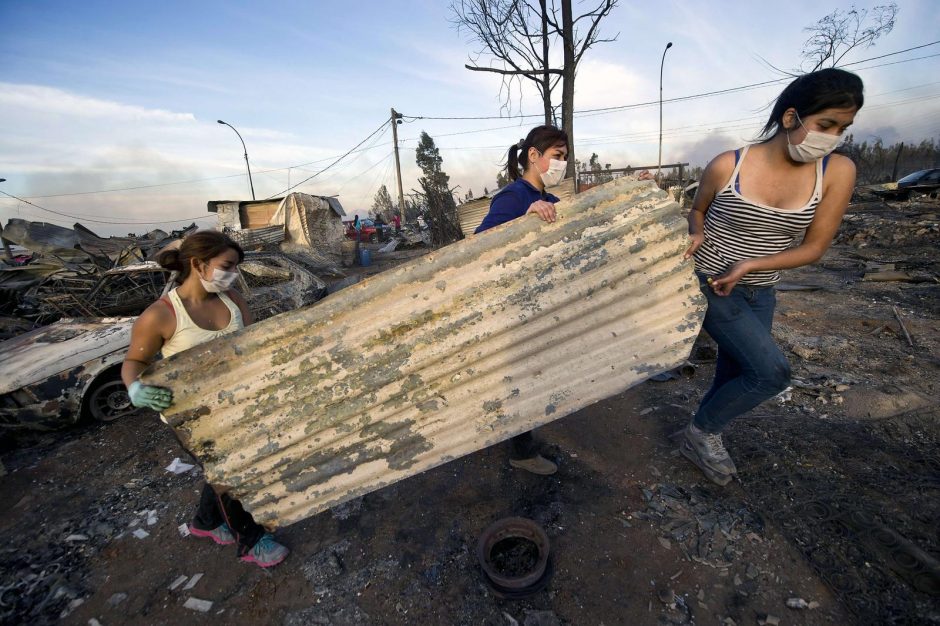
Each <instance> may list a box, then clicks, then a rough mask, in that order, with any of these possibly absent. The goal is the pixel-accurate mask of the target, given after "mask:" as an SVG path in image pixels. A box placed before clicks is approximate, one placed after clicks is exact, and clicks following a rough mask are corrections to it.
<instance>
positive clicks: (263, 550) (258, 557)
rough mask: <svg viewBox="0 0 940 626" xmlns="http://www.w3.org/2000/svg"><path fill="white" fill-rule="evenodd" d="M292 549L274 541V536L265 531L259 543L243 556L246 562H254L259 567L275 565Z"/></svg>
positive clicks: (242, 558)
mask: <svg viewBox="0 0 940 626" xmlns="http://www.w3.org/2000/svg"><path fill="white" fill-rule="evenodd" d="M289 552H290V550H288V549H287V548H285V547H284V546H282V545H281V544H279V543H278V542H276V541H274V536H273V535H271V534H270V533H264V534H263V535H262V536H261V539H259V540H258V543H256V544H255V546H254V547H253V548H252V549H251V550H249V551H248V552H247V554H244V555H243V556H242V557H241V560H242V561H245V562H246V563H254V564H255V565H257V566H258V567H274V566H275V565H277V564H278V563H280V562H281V561H283V560H284V559H285V558H287V555H288V553H289Z"/></svg>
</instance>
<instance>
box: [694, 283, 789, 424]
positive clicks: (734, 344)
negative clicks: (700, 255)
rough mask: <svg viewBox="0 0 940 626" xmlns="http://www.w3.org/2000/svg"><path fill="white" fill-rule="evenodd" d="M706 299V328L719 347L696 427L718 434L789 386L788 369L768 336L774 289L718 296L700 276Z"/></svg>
mask: <svg viewBox="0 0 940 626" xmlns="http://www.w3.org/2000/svg"><path fill="white" fill-rule="evenodd" d="M699 283H700V286H701V289H702V293H704V294H705V297H706V298H707V299H708V312H707V313H706V314H705V322H704V324H703V325H704V328H705V330H706V331H708V334H709V335H711V337H712V339H714V340H715V342H717V343H718V361H717V363H716V365H715V381H714V382H713V383H712V387H711V389H709V390H708V393H706V394H705V397H703V398H702V402H701V404H699V407H698V411H696V413H695V419H694V423H695V426H696V427H698V428H699V429H700V430H703V431H705V432H709V433H720V432H721V431H722V429H724V427H725V426H727V425H728V423H729V422H730V421H731V420H732V419H734V418H735V417H737V416H738V415H741V414H743V413H746V412H747V411H750V410H751V409H753V408H754V407H756V406H757V405H758V404H760V403H761V402H763V401H764V400H767V399H769V398H772V397H774V396H775V395H777V394H778V393H780V392H781V391H783V390H784V389H786V388H787V385H789V384H790V364H789V363H788V362H787V358H786V357H785V356H784V354H783V352H781V351H780V348H778V347H777V344H776V343H775V342H774V339H773V336H771V334H770V328H771V325H772V323H773V319H774V307H775V306H776V303H777V299H776V296H775V295H774V288H773V287H751V286H748V285H738V286H736V287H735V288H734V289H733V290H732V291H731V293H730V294H728V295H727V296H719V295H717V294H716V293H715V292H714V291H712V288H711V287H710V286H709V285H708V284H707V283H706V282H705V279H704V278H703V277H701V276H700V277H699Z"/></svg>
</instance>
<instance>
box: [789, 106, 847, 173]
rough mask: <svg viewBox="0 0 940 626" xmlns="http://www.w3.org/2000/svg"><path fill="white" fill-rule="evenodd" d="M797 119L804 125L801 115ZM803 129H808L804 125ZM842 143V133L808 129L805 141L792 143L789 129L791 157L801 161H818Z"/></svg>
mask: <svg viewBox="0 0 940 626" xmlns="http://www.w3.org/2000/svg"><path fill="white" fill-rule="evenodd" d="M796 120H797V121H798V122H799V123H800V126H803V120H801V119H800V116H799V115H797V116H796ZM803 130H806V127H805V126H803ZM840 143H842V137H841V136H840V135H830V134H828V133H821V132H819V131H818V130H806V137H804V138H803V142H802V143H798V144H796V145H793V144H792V143H790V131H789V130H787V150H789V151H790V158H791V159H793V160H794V161H799V162H800V163H812V162H813V161H817V160H819V159H821V158H823V157H824V156H826V155H827V154H830V153H831V152H832V151H833V150H835V149H836V148H838V147H839V144H840Z"/></svg>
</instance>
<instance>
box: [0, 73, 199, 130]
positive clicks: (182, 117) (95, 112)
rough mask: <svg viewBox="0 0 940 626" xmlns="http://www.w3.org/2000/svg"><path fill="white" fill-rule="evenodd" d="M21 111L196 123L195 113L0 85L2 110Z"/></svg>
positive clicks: (39, 87)
mask: <svg viewBox="0 0 940 626" xmlns="http://www.w3.org/2000/svg"><path fill="white" fill-rule="evenodd" d="M7 107H9V108H22V109H26V110H28V111H30V112H32V113H34V114H40V115H62V116H70V117H76V118H97V119H107V120H109V121H123V122H141V121H148V122H160V123H180V122H194V121H195V120H196V118H195V117H194V116H193V114H192V113H174V112H172V111H166V110H163V109H147V108H144V107H140V106H135V105H130V104H123V103H120V102H113V101H110V100H101V99H98V98H90V97H87V96H82V95H78V94H74V93H70V92H68V91H63V90H62V89H56V88H55V87H45V86H42V85H22V84H14V83H4V82H0V108H7Z"/></svg>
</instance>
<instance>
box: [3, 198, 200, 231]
mask: <svg viewBox="0 0 940 626" xmlns="http://www.w3.org/2000/svg"><path fill="white" fill-rule="evenodd" d="M0 193H2V194H3V195H5V196H9V197H10V198H13V199H14V200H19V201H20V202H25V203H26V204H28V205H30V206H33V207H36V208H37V209H40V210H42V211H48V212H49V213H54V214H56V215H61V216H63V217H68V218H70V219H75V220H78V221H80V222H94V223H96V224H116V225H119V226H132V225H136V224H141V225H144V226H147V225H150V224H175V223H176V222H191V221H193V220H201V219H205V218H207V217H214V216H212V215H200V216H198V217H186V218H183V219H178V220H163V221H159V222H143V221H125V222H112V221H105V220H96V219H92V218H88V217H86V218H81V217H77V216H75V215H69V214H68V213H62V212H61V211H54V210H53V209H47V208H46V207H44V206H39V205H38V204H36V203H35V202H30V201H29V200H24V199H23V198H20V197H19V196H14V195H13V194H11V193H7V192H5V191H2V190H0Z"/></svg>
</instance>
